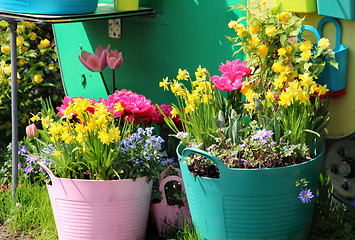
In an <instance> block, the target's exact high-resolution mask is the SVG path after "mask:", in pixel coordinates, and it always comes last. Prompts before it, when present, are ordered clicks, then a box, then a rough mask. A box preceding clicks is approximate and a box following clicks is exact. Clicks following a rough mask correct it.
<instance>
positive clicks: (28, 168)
mask: <svg viewBox="0 0 355 240" xmlns="http://www.w3.org/2000/svg"><path fill="white" fill-rule="evenodd" d="M31 172H33V167H32V166H31V165H28V166H27V167H26V168H25V173H31Z"/></svg>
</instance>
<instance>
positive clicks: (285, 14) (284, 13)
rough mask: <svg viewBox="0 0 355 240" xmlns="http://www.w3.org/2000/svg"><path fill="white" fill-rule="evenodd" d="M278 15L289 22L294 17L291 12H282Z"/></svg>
mask: <svg viewBox="0 0 355 240" xmlns="http://www.w3.org/2000/svg"><path fill="white" fill-rule="evenodd" d="M277 17H278V18H279V20H280V21H281V22H287V21H288V20H289V19H290V18H291V17H292V15H291V13H289V12H282V13H280V14H279V15H278V16H277Z"/></svg>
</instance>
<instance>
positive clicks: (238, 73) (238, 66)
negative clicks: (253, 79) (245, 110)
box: [211, 59, 251, 91]
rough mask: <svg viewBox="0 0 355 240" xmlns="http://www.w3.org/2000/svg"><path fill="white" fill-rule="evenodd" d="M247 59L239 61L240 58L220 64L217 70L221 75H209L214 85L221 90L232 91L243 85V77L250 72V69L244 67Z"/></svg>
mask: <svg viewBox="0 0 355 240" xmlns="http://www.w3.org/2000/svg"><path fill="white" fill-rule="evenodd" d="M246 65H247V61H244V62H241V61H240V59H237V60H234V61H232V62H230V61H228V60H227V62H226V64H223V63H222V64H221V65H220V67H219V71H220V72H221V73H222V75H221V76H213V77H211V81H212V82H213V83H214V85H215V87H216V88H218V89H219V90H221V91H234V90H237V89H240V88H241V87H242V85H243V78H244V77H247V76H248V75H249V74H250V73H251V69H250V68H247V67H246Z"/></svg>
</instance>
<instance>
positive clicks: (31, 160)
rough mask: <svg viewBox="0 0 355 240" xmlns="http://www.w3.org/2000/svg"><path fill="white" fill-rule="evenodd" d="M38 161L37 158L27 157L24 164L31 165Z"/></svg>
mask: <svg viewBox="0 0 355 240" xmlns="http://www.w3.org/2000/svg"><path fill="white" fill-rule="evenodd" d="M37 160H38V157H36V156H27V157H26V162H28V163H33V162H36V161H37Z"/></svg>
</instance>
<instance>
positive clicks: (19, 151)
mask: <svg viewBox="0 0 355 240" xmlns="http://www.w3.org/2000/svg"><path fill="white" fill-rule="evenodd" d="M27 151H28V147H27V146H23V147H22V148H20V149H19V150H18V154H25V153H26V152H27Z"/></svg>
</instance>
